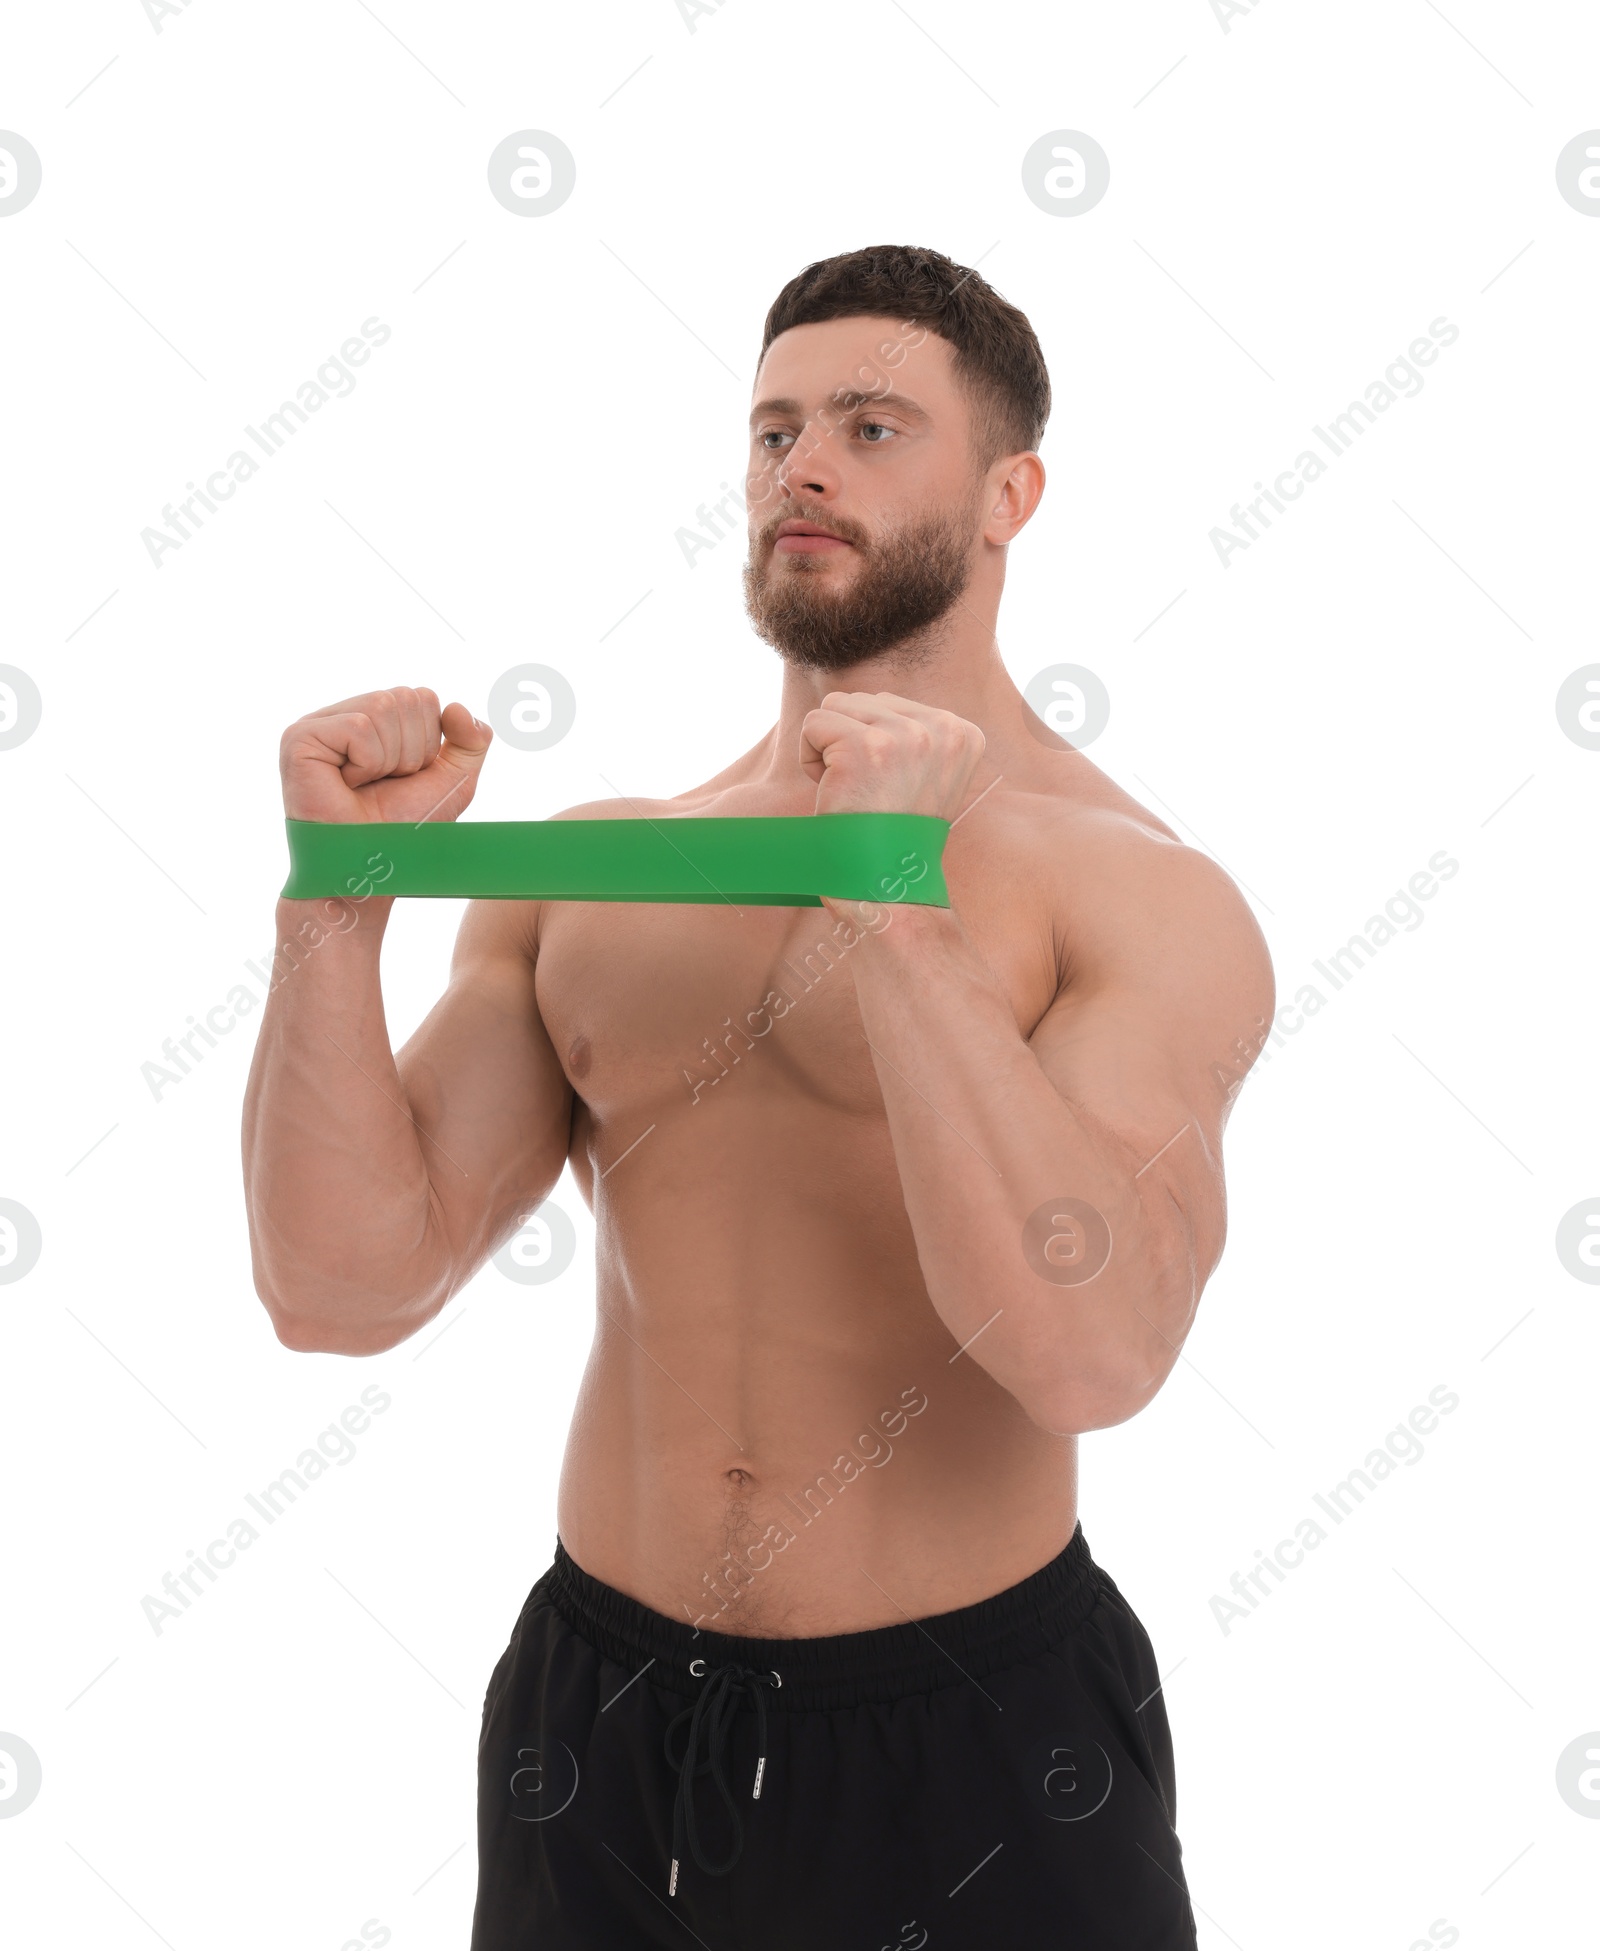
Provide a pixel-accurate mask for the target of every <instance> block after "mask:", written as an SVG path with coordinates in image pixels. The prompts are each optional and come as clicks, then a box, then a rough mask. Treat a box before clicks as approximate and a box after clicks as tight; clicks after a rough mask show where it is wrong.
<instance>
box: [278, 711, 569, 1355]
mask: <svg viewBox="0 0 1600 1951" xmlns="http://www.w3.org/2000/svg"><path fill="white" fill-rule="evenodd" d="M457 714H458V715H457ZM441 725H442V726H443V733H442V734H441ZM487 746H488V732H487V728H484V727H480V726H477V725H476V721H475V720H473V719H472V718H471V715H470V713H468V712H467V711H466V710H465V708H464V707H462V706H459V705H452V706H450V707H448V708H447V710H446V712H445V713H444V714H442V715H441V713H440V711H439V707H438V701H437V699H436V698H435V697H434V696H433V694H432V693H431V692H427V691H410V690H404V691H394V692H384V693H376V694H373V695H372V696H369V697H365V698H358V699H351V700H347V701H346V702H345V703H344V704H342V705H337V706H330V707H329V708H328V709H327V711H325V712H323V713H320V714H316V715H314V716H313V717H311V718H309V719H305V720H301V721H300V722H299V723H298V724H297V725H295V726H292V727H291V728H290V730H289V732H288V733H286V734H285V738H284V784H285V804H286V806H287V807H288V810H289V812H290V814H291V816H292V817H296V818H303V819H330V818H332V819H340V818H343V819H352V818H360V819H365V820H386V819H387V820H397V819H407V818H413V819H419V820H420V819H422V818H425V817H428V816H429V814H430V813H431V815H432V817H434V818H436V819H437V818H440V817H446V818H453V817H454V815H455V814H456V813H458V812H459V811H460V810H461V808H462V807H463V806H465V805H466V804H467V802H468V801H469V800H470V798H471V796H472V788H473V785H474V783H475V780H476V775H477V768H478V765H479V764H481V762H482V758H483V754H484V752H485V751H486V750H487ZM392 905H393V903H392V901H389V900H385V899H383V898H381V897H379V896H376V895H373V896H369V897H368V898H366V899H364V900H353V901H342V900H341V901H325V902H322V901H280V902H279V904H278V936H279V943H280V945H283V944H286V943H292V944H294V948H293V952H292V953H291V954H286V955H282V956H281V957H280V960H279V962H278V964H277V968H278V970H279V975H278V979H277V981H276V985H275V987H274V988H273V990H272V993H271V995H270V996H269V998H268V1001H267V1006H266V1010H265V1013H264V1016H263V1020H262V1025H261V1032H260V1036H259V1038H258V1040H257V1043H256V1050H255V1058H254V1061H253V1064H252V1066H251V1072H250V1083H249V1088H248V1091H247V1094H246V1099H245V1112H244V1166H245V1196H246V1206H247V1209H248V1213H249V1220H250V1242H251V1253H252V1258H253V1262H254V1267H255V1278H256V1290H257V1292H258V1293H259V1294H260V1296H261V1298H262V1300H263V1301H264V1302H265V1304H266V1307H267V1311H268V1313H269V1315H270V1316H271V1319H272V1324H273V1327H274V1329H275V1330H276V1332H277V1334H278V1338H279V1339H280V1340H281V1341H282V1342H283V1343H284V1344H285V1345H286V1346H287V1347H290V1348H296V1349H306V1350H319V1351H323V1352H327V1353H335V1354H349V1355H359V1354H371V1353H375V1352H377V1351H378V1350H381V1349H384V1348H389V1347H392V1346H394V1344H395V1343H396V1342H399V1341H403V1340H404V1339H405V1338H406V1337H407V1336H408V1335H411V1334H414V1333H415V1332H416V1330H417V1329H418V1328H420V1327H421V1326H422V1325H423V1324H424V1323H425V1322H426V1321H428V1320H430V1319H431V1318H432V1317H433V1316H434V1315H435V1314H437V1313H438V1311H439V1309H440V1308H442V1307H443V1306H444V1304H445V1302H446V1301H447V1300H448V1299H449V1298H450V1296H451V1295H452V1294H453V1293H454V1292H455V1291H456V1290H457V1289H458V1288H459V1287H460V1286H461V1284H462V1283H463V1282H464V1281H465V1280H466V1279H467V1278H468V1277H469V1276H470V1275H471V1274H472V1273H473V1272H474V1271H475V1270H476V1268H477V1267H478V1266H480V1265H481V1264H482V1262H483V1261H484V1259H485V1258H487V1256H488V1255H489V1254H490V1253H492V1252H493V1251H494V1249H495V1248H496V1247H497V1246H498V1245H499V1244H500V1242H501V1241H502V1240H503V1239H504V1238H506V1237H507V1236H508V1235H509V1234H510V1233H511V1232H512V1231H514V1230H515V1227H516V1226H517V1224H518V1223H519V1222H520V1220H521V1219H522V1217H523V1216H524V1215H525V1214H526V1213H527V1212H528V1211H529V1210H531V1208H532V1207H533V1206H535V1205H537V1204H538V1202H539V1201H540V1200H541V1199H543V1198H544V1197H545V1195H546V1194H547V1193H548V1192H549V1190H550V1188H551V1186H553V1185H554V1183H555V1181H556V1179H557V1178H558V1177H559V1175H560V1172H561V1168H562V1165H563V1163H564V1162H565V1159H566V1154H567V1139H568V1132H569V1129H570V1123H571V1091H570V1088H569V1086H568V1084H567V1081H566V1077H565V1075H564V1073H563V1072H562V1070H561V1066H560V1064H559V1062H558V1061H557V1059H556V1055H555V1052H554V1050H553V1049H552V1048H551V1045H550V1040H549V1038H548V1036H547V1035H546V1034H545V1031H544V1028H543V1025H542V1024H541V1022H540V1020H539V1012H538V1005H537V1001H536V998H535V994H534V959H535V943H534V940H533V934H534V930H535V929H536V925H537V910H536V908H534V907H533V906H531V904H524V903H508V902H478V903H474V904H473V905H472V906H471V907H470V908H469V909H468V911H467V915H466V918H465V920H464V921H463V923H462V927H461V931H460V935H459V937H458V939H457V943H456V950H455V955H454V959H453V963H452V968H451V976H450V982H449V986H448V987H447V989H446V991H445V994H444V996H443V997H442V998H441V999H440V1001H439V1002H438V1003H437V1004H436V1005H435V1007H434V1009H433V1010H432V1011H431V1013H430V1014H429V1015H428V1017H427V1019H426V1020H425V1021H424V1022H423V1024H422V1025H421V1027H420V1028H419V1029H418V1030H417V1032H416V1034H415V1035H414V1036H413V1037H412V1038H411V1040H410V1041H409V1042H408V1043H407V1044H406V1046H405V1048H404V1049H403V1050H402V1051H401V1052H400V1054H399V1056H398V1058H397V1057H396V1056H395V1054H394V1052H393V1051H392V1049H391V1047H390V1041H389V1032H388V1026H387V1023H386V1021H385V1018H384V1008H383V995H382V990H381V987H380V983H379V972H378V963H379V953H380V950H381V948H382V943H383V935H384V930H385V927H386V925H387V922H388V915H389V909H390V908H391V907H392ZM308 923H309V924H310V926H309V927H308V926H307V924H308Z"/></svg>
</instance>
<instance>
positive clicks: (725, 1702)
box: [662, 1660, 783, 1897]
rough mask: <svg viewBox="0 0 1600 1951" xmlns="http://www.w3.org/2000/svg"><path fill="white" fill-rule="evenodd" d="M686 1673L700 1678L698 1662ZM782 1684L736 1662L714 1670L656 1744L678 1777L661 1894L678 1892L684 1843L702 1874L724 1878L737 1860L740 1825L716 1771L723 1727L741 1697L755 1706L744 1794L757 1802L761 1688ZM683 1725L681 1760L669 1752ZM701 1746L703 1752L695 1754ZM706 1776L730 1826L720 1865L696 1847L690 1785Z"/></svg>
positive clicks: (762, 1737)
mask: <svg viewBox="0 0 1600 1951" xmlns="http://www.w3.org/2000/svg"><path fill="white" fill-rule="evenodd" d="M689 1671H690V1673H691V1674H693V1675H694V1677H695V1679H697V1680H703V1679H704V1678H705V1675H706V1663H705V1661H704V1660H694V1661H691V1663H690V1666H689ZM782 1685H783V1681H782V1680H781V1678H780V1677H779V1676H778V1674H777V1673H776V1672H774V1671H772V1670H771V1669H768V1670H767V1671H766V1672H762V1671H759V1670H758V1669H757V1668H755V1667H748V1666H739V1665H737V1664H734V1665H729V1666H722V1667H718V1668H717V1669H716V1672H715V1674H714V1675H713V1677H712V1679H711V1683H710V1685H709V1686H706V1687H703V1688H702V1689H701V1690H700V1693H699V1694H698V1696H697V1697H696V1699H695V1703H694V1705H693V1706H692V1707H686V1708H684V1710H683V1712H682V1713H681V1714H679V1715H678V1716H677V1717H676V1718H675V1719H674V1720H673V1721H672V1722H671V1723H670V1724H669V1725H668V1728H667V1732H666V1738H665V1740H664V1742H663V1743H662V1746H663V1749H664V1752H665V1754H666V1757H667V1766H668V1767H669V1768H671V1769H672V1770H673V1771H674V1772H675V1773H676V1775H677V1777H678V1793H677V1796H676V1798H675V1799H674V1801H673V1805H672V1875H671V1878H670V1879H669V1881H668V1883H667V1895H668V1896H669V1897H675V1896H676V1895H677V1894H678V1864H679V1863H680V1861H681V1860H682V1858H683V1853H684V1847H683V1846H684V1844H685V1842H687V1843H688V1845H689V1854H690V1855H691V1856H692V1857H693V1858H694V1860H695V1861H696V1863H698V1864H699V1865H700V1867H701V1869H702V1870H704V1871H705V1873H706V1874H707V1876H726V1875H727V1874H728V1872H729V1871H730V1870H731V1869H732V1868H733V1866H734V1864H735V1863H737V1862H738V1860H739V1854H740V1851H741V1850H742V1849H743V1848H744V1824H743V1823H742V1822H741V1821H740V1819H739V1810H738V1806H737V1804H736V1803H735V1802H734V1799H733V1796H732V1795H731V1794H730V1793H729V1791H728V1783H727V1779H726V1777H725V1776H724V1774H723V1772H722V1759H723V1744H724V1742H725V1740H726V1737H727V1727H728V1723H729V1722H730V1721H731V1720H732V1719H733V1717H734V1715H735V1714H736V1713H737V1712H738V1709H739V1704H740V1701H741V1700H742V1699H743V1697H744V1696H745V1695H749V1697H750V1698H751V1699H752V1700H754V1702H755V1704H756V1725H757V1729H758V1736H757V1741H756V1747H757V1757H756V1779H755V1786H754V1788H752V1789H751V1791H750V1799H751V1800H752V1801H753V1802H759V1801H760V1799H761V1779H762V1777H763V1775H765V1773H766V1771H767V1702H766V1691H765V1690H766V1689H767V1688H768V1687H781V1686H782ZM685 1722H687V1723H688V1733H687V1734H686V1736H685V1737H684V1743H683V1754H682V1756H681V1757H680V1756H678V1755H675V1754H674V1753H673V1752H672V1743H673V1737H674V1735H676V1734H677V1732H678V1730H679V1728H681V1727H682V1726H683V1725H684V1723H685ZM702 1741H703V1742H704V1746H705V1753H704V1755H702V1754H701V1752H700V1749H701V1744H702ZM701 1775H709V1776H710V1777H711V1779H712V1780H713V1781H714V1782H715V1783H716V1785H717V1793H718V1794H719V1795H720V1796H721V1797H722V1801H723V1806H724V1807H725V1808H726V1809H727V1811H728V1816H729V1819H730V1820H731V1821H732V1823H733V1848H732V1850H731V1852H730V1853H729V1856H728V1859H727V1861H726V1862H725V1863H714V1862H712V1861H711V1860H710V1859H709V1858H708V1857H707V1855H706V1854H705V1852H704V1850H702V1849H701V1847H700V1838H699V1834H698V1832H697V1830H696V1828H695V1815H694V1784H695V1781H696V1779H697V1777H699V1776H701Z"/></svg>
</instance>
